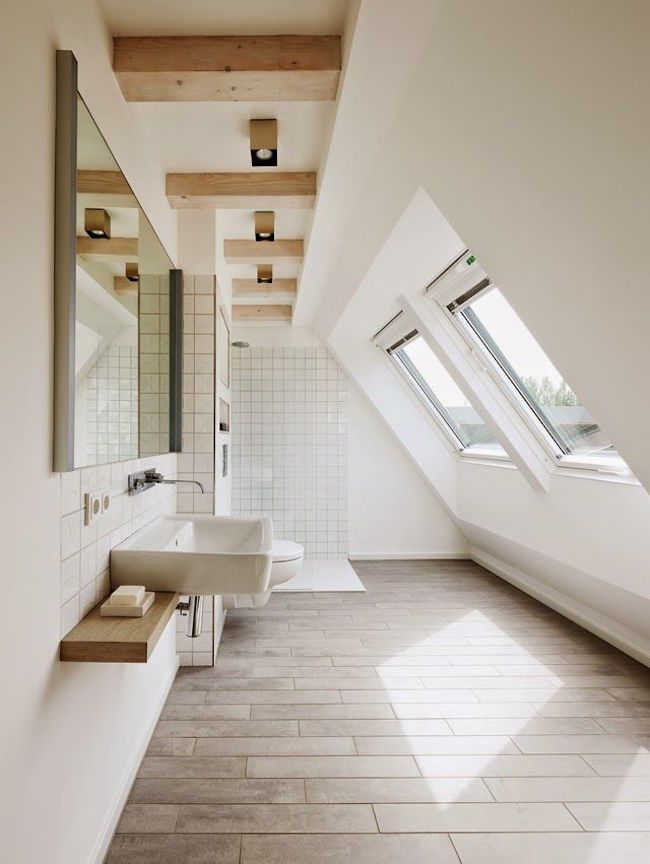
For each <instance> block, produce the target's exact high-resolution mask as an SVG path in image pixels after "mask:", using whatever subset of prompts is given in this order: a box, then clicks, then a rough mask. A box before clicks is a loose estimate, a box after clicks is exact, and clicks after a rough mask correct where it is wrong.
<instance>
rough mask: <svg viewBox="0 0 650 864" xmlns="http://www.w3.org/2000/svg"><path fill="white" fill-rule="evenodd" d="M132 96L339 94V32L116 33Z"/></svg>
mask: <svg viewBox="0 0 650 864" xmlns="http://www.w3.org/2000/svg"><path fill="white" fill-rule="evenodd" d="M113 71H114V72H115V76H116V78H117V80H118V82H119V85H120V87H121V88H122V93H123V94H124V98H125V99H126V101H127V102H283V101H286V102H295V101H298V102H307V101H331V100H333V99H335V98H336V92H337V89H338V83H339V78H340V75H341V37H340V36H283V35H280V36H118V37H116V38H114V39H113Z"/></svg>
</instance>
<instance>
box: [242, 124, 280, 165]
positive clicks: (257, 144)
mask: <svg viewBox="0 0 650 864" xmlns="http://www.w3.org/2000/svg"><path fill="white" fill-rule="evenodd" d="M248 134H249V138H250V148H251V163H252V165H253V168H260V167H264V166H265V165H271V166H277V164H278V121H277V120H251V121H250V123H249V127H248Z"/></svg>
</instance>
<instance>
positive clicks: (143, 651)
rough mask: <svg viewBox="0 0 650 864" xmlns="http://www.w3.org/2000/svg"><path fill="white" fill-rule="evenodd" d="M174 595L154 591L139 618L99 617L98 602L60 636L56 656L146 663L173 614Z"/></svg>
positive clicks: (101, 661) (69, 659)
mask: <svg viewBox="0 0 650 864" xmlns="http://www.w3.org/2000/svg"><path fill="white" fill-rule="evenodd" d="M178 597H179V595H178V594H174V593H172V592H167V591H159V592H157V593H156V599H155V600H154V602H153V605H152V606H151V608H150V609H149V611H148V612H147V613H146V614H145V615H143V616H142V618H102V616H101V614H100V611H99V610H100V606H101V603H98V604H97V606H95V608H94V609H93V610H92V611H90V612H89V613H88V615H86V617H85V618H83V619H82V620H81V621H80V622H79V623H78V624H77V626H76V627H75V628H74V629H73V630H71V631H70V632H69V633H68V635H67V636H65V637H64V638H63V639H62V640H61V645H60V650H59V658H60V659H61V660H64V661H74V662H77V663H146V662H147V660H148V659H149V658H150V657H151V652H152V651H153V649H154V648H155V647H156V643H157V642H158V640H159V639H160V637H161V635H162V632H163V630H164V629H165V627H166V626H167V622H168V621H169V619H170V618H171V617H172V615H173V614H174V610H175V609H176V606H177V604H178ZM102 602H103V601H102Z"/></svg>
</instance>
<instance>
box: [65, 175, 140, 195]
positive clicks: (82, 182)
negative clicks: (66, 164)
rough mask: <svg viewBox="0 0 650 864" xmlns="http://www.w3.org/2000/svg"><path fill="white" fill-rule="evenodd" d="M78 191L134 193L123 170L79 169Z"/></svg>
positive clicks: (96, 193)
mask: <svg viewBox="0 0 650 864" xmlns="http://www.w3.org/2000/svg"><path fill="white" fill-rule="evenodd" d="M77 193H79V194H83V193H86V194H92V195H133V192H132V191H131V187H130V186H129V184H128V183H127V180H126V177H125V176H124V174H122V172H121V171H86V170H82V171H77Z"/></svg>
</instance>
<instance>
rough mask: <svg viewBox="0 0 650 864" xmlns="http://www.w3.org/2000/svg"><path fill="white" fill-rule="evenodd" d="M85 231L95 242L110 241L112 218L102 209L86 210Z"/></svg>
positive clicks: (88, 208)
mask: <svg viewBox="0 0 650 864" xmlns="http://www.w3.org/2000/svg"><path fill="white" fill-rule="evenodd" d="M84 231H85V232H86V234H87V235H88V236H89V237H92V238H93V239H94V240H108V239H109V238H110V236H111V217H110V216H109V215H108V213H107V212H106V210H104V209H102V208H101V207H87V208H86V209H85V210H84Z"/></svg>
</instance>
